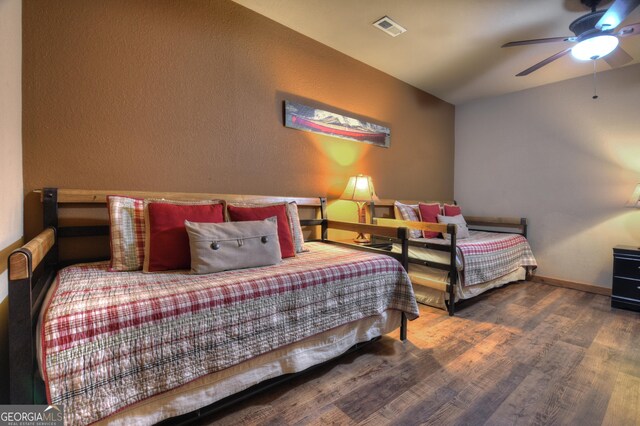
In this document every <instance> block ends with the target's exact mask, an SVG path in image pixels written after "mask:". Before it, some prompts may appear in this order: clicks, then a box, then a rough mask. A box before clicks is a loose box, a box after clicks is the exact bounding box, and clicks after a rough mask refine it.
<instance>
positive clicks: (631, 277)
mask: <svg viewBox="0 0 640 426" xmlns="http://www.w3.org/2000/svg"><path fill="white" fill-rule="evenodd" d="M611 306H612V307H614V308H623V309H631V310H633V311H640V249H639V248H638V247H632V246H616V247H614V249H613V283H612V288H611Z"/></svg>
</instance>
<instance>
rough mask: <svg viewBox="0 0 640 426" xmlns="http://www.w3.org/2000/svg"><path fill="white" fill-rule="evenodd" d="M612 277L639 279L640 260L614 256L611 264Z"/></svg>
mask: <svg viewBox="0 0 640 426" xmlns="http://www.w3.org/2000/svg"><path fill="white" fill-rule="evenodd" d="M613 276H614V277H625V278H637V279H640V259H638V258H634V257H627V256H616V257H615V259H614V262H613Z"/></svg>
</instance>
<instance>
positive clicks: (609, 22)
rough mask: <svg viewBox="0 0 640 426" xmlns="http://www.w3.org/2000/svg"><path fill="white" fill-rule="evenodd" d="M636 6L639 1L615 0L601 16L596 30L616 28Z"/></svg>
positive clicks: (639, 3)
mask: <svg viewBox="0 0 640 426" xmlns="http://www.w3.org/2000/svg"><path fill="white" fill-rule="evenodd" d="M638 6H640V0H616V1H615V2H614V3H613V4H612V5H611V7H610V8H609V9H607V12H606V13H605V14H604V15H602V18H600V20H599V21H598V23H597V24H596V28H597V29H599V30H603V31H606V30H612V29H614V28H616V27H617V26H618V25H620V24H621V23H622V21H624V20H625V19H626V18H627V16H628V15H629V14H630V13H631V12H632V11H633V9H635V8H636V7H638Z"/></svg>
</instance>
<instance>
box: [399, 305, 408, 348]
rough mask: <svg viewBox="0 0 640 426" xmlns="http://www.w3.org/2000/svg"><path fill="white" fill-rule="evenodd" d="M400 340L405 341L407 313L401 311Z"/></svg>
mask: <svg viewBox="0 0 640 426" xmlns="http://www.w3.org/2000/svg"><path fill="white" fill-rule="evenodd" d="M400 340H402V341H403V342H405V341H406V340H407V314H405V313H404V312H403V313H402V319H401V320H400Z"/></svg>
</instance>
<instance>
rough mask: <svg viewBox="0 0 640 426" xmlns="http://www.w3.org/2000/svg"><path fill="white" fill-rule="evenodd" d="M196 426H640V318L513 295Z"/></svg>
mask: <svg viewBox="0 0 640 426" xmlns="http://www.w3.org/2000/svg"><path fill="white" fill-rule="evenodd" d="M420 312H421V316H420V318H418V319H417V320H415V321H412V322H410V323H409V333H408V338H409V340H408V341H407V342H406V343H404V344H403V343H401V342H400V341H398V333H397V332H395V333H392V334H390V335H388V336H384V337H383V338H382V339H381V340H380V341H378V342H375V343H373V344H371V345H369V346H368V347H367V348H365V349H363V350H361V351H359V352H356V353H354V354H349V355H346V356H344V357H342V358H340V359H338V360H335V361H332V362H331V363H329V364H327V365H325V366H322V367H320V368H318V369H317V370H315V371H312V372H309V373H308V374H305V375H304V376H303V377H299V378H296V379H294V380H292V381H291V382H289V383H286V384H283V385H279V386H277V387H275V388H274V389H271V390H270V391H268V392H267V393H264V394H261V395H259V396H257V397H254V398H252V399H251V400H248V401H245V402H243V403H240V404H237V405H235V406H232V407H229V408H227V409H226V410H224V411H222V412H220V413H217V414H214V415H211V416H209V417H207V418H203V419H200V420H199V424H201V425H209V424H220V425H235V424H247V425H283V424H287V425H288V424H300V425H306V424H337V425H391V424H393V425H396V424H401V425H414V424H436V425H481V424H488V425H516V424H517V425H530V424H535V425H545V424H567V425H600V424H607V425H639V424H640V408H639V407H640V314H639V313H635V312H630V311H624V310H620V309H612V308H611V307H610V298H609V297H607V296H601V295H595V294H589V293H583V292H580V291H577V290H571V289H565V288H560V287H553V286H550V285H546V284H540V283H533V282H524V283H519V284H511V285H509V286H506V287H504V288H501V289H496V290H493V291H490V292H488V293H486V294H484V295H481V296H479V297H477V298H476V299H475V300H474V301H472V302H465V304H464V305H463V307H462V309H460V310H459V311H458V312H457V313H456V316H455V317H449V316H447V314H446V313H445V312H444V311H441V310H438V309H433V308H430V307H427V306H424V305H420Z"/></svg>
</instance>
